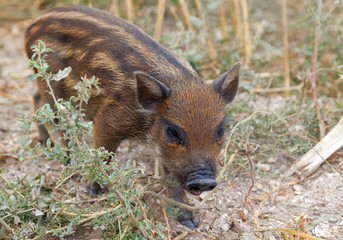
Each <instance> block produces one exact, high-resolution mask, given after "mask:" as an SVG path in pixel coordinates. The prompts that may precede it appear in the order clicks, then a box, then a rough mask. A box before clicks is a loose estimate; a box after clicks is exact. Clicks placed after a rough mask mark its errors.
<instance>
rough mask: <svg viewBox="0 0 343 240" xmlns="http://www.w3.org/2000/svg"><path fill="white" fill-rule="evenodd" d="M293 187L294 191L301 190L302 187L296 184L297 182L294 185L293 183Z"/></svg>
mask: <svg viewBox="0 0 343 240" xmlns="http://www.w3.org/2000/svg"><path fill="white" fill-rule="evenodd" d="M293 189H294V191H298V192H301V191H302V190H303V187H302V186H300V185H298V184H296V185H293Z"/></svg>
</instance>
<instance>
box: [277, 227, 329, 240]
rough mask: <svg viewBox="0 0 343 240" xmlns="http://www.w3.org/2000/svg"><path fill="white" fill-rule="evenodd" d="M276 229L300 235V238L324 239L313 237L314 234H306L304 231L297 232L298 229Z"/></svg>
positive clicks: (310, 239)
mask: <svg viewBox="0 0 343 240" xmlns="http://www.w3.org/2000/svg"><path fill="white" fill-rule="evenodd" d="M276 231H279V232H281V233H289V234H292V235H293V236H297V237H300V239H309V240H324V239H323V238H318V237H314V236H311V235H308V234H306V233H303V232H298V231H295V230H291V229H276Z"/></svg>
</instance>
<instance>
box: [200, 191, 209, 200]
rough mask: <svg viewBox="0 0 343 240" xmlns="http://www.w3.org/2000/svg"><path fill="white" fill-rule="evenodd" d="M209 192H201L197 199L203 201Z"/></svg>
mask: <svg viewBox="0 0 343 240" xmlns="http://www.w3.org/2000/svg"><path fill="white" fill-rule="evenodd" d="M208 193H209V192H202V193H201V194H200V195H199V197H200V198H201V200H204V198H205V197H206V196H207V194H208Z"/></svg>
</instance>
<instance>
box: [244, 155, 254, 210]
mask: <svg viewBox="0 0 343 240" xmlns="http://www.w3.org/2000/svg"><path fill="white" fill-rule="evenodd" d="M245 153H246V155H247V158H248V160H249V164H250V175H251V186H250V188H249V191H248V193H247V195H245V198H244V203H243V206H242V213H243V214H244V208H245V206H246V205H247V200H248V197H249V196H250V193H251V189H252V188H253V187H254V184H255V179H254V164H253V162H252V161H251V158H250V155H249V150H248V149H245Z"/></svg>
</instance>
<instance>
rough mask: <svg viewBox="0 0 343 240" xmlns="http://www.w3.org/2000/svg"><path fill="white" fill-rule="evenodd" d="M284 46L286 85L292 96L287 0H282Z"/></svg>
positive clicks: (287, 95) (286, 91)
mask: <svg viewBox="0 0 343 240" xmlns="http://www.w3.org/2000/svg"><path fill="white" fill-rule="evenodd" d="M281 2H282V47H283V70H284V86H285V93H286V97H289V96H290V92H289V87H290V76H289V57H288V30H287V27H288V24H287V0H282V1H281Z"/></svg>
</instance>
